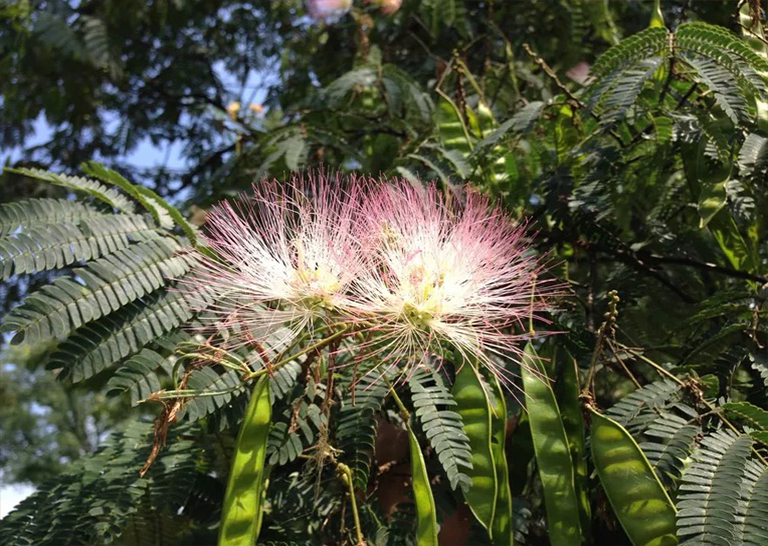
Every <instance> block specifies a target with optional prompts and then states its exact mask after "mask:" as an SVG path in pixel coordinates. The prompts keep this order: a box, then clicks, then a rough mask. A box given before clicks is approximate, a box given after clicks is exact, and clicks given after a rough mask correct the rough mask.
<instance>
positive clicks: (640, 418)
mask: <svg viewBox="0 0 768 546" xmlns="http://www.w3.org/2000/svg"><path fill="white" fill-rule="evenodd" d="M679 397H680V389H679V385H678V384H677V383H675V382H674V381H671V380H668V379H665V380H662V381H656V382H655V383H650V384H648V385H646V386H644V387H643V388H641V389H637V390H636V391H633V392H632V393H630V394H628V395H627V396H625V397H624V398H622V399H621V400H619V401H618V402H617V403H616V404H615V405H614V406H612V407H611V408H610V409H609V410H608V411H607V412H606V415H608V416H609V417H611V418H612V419H615V420H616V421H618V422H619V423H621V425H622V426H624V427H626V428H627V430H629V431H630V432H631V433H633V434H635V433H637V432H638V431H642V430H644V429H645V428H646V427H647V426H648V425H649V424H650V423H651V422H653V421H655V420H656V418H657V417H658V414H657V413H656V409H657V408H663V407H667V406H668V405H669V404H670V403H675V402H677V401H678V400H679Z"/></svg>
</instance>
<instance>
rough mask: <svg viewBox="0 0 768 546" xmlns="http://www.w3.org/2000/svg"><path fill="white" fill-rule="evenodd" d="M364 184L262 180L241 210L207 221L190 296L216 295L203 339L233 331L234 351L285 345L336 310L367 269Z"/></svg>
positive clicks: (225, 209)
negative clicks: (205, 248) (206, 252)
mask: <svg viewBox="0 0 768 546" xmlns="http://www.w3.org/2000/svg"><path fill="white" fill-rule="evenodd" d="M360 191H361V183H360V182H359V181H358V180H357V179H355V178H354V177H347V178H342V177H341V176H339V175H336V176H331V175H328V174H325V173H319V174H307V175H296V176H294V177H293V178H292V179H291V181H290V183H289V184H286V185H282V184H280V183H279V182H277V181H276V180H272V181H269V180H266V179H265V180H262V181H260V182H259V183H257V184H255V185H254V186H253V195H252V196H249V198H248V199H247V200H245V201H241V202H240V203H239V204H232V203H227V202H225V203H223V204H221V205H218V206H216V207H214V208H213V209H212V210H211V211H210V212H209V215H208V223H207V226H208V227H209V235H208V236H207V237H206V238H205V240H206V243H207V244H208V245H209V246H210V249H211V251H212V254H214V255H215V256H216V258H210V257H205V258H204V259H203V260H202V265H201V267H200V270H199V271H198V275H197V276H196V277H195V280H193V281H190V282H188V283H186V284H185V289H186V290H189V291H191V292H193V293H194V292H195V291H197V290H200V289H202V288H203V287H205V288H206V289H207V290H209V291H212V292H213V298H212V299H213V301H214V302H215V303H214V304H213V305H212V306H210V307H208V314H209V315H210V316H209V317H208V318H206V319H205V320H204V329H205V333H208V332H210V333H216V332H218V331H220V330H225V331H226V332H228V335H229V336H230V339H229V340H228V341H227V347H228V348H229V349H235V348H237V347H240V346H243V345H252V346H261V345H263V344H272V345H273V346H280V345H283V344H285V343H288V342H290V341H291V340H292V339H294V337H295V336H296V335H298V334H299V333H300V332H302V331H305V330H306V329H308V328H309V329H311V328H313V327H314V325H315V324H316V322H317V320H320V321H323V320H326V318H327V317H328V316H329V314H330V313H332V312H333V311H334V310H336V309H338V308H344V307H346V305H347V304H346V298H347V296H346V291H347V287H348V286H349V284H350V283H351V281H352V279H353V278H354V277H355V276H356V275H357V274H358V271H359V270H360V267H361V255H360V252H359V251H358V242H357V241H358V234H357V229H358V227H357V226H358V225H359V219H358V216H359V212H360V207H359V199H360Z"/></svg>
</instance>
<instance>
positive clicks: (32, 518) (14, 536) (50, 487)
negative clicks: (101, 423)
mask: <svg viewBox="0 0 768 546" xmlns="http://www.w3.org/2000/svg"><path fill="white" fill-rule="evenodd" d="M196 434H197V431H196V429H194V428H192V427H190V426H184V427H179V428H177V429H176V430H175V431H174V432H173V433H172V434H171V437H170V438H169V440H170V441H171V445H170V446H169V447H168V448H167V449H166V450H164V451H163V453H162V454H161V455H160V457H159V458H158V459H157V460H156V461H155V463H154V465H153V467H152V468H151V469H150V470H149V472H148V473H147V474H146V475H145V476H144V477H140V476H139V474H138V469H140V468H141V466H142V465H143V463H144V461H145V460H146V458H147V456H148V454H149V451H150V449H151V446H152V425H151V424H147V423H132V424H130V425H129V426H128V427H127V428H126V429H125V430H124V431H120V432H115V433H113V435H112V437H111V438H110V440H109V441H108V442H107V444H106V445H105V446H104V447H102V448H101V449H100V450H99V451H98V452H97V453H95V454H94V455H91V456H88V457H84V458H82V459H80V460H79V461H78V462H77V463H74V464H73V465H72V466H71V467H70V468H69V469H68V470H67V471H66V472H64V473H63V474H62V475H60V476H59V477H58V478H55V479H53V480H51V481H50V482H47V483H45V484H43V485H42V486H41V487H40V489H39V491H37V492H36V493H34V494H33V495H32V496H31V497H29V498H28V499H26V500H25V501H24V502H22V503H21V504H20V505H19V506H18V507H17V508H16V509H15V510H14V511H13V512H12V513H11V514H10V515H8V517H6V518H5V519H3V520H2V522H0V542H2V543H3V544H18V545H26V544H29V545H33V544H34V545H41V546H43V545H51V546H53V545H57V546H58V545H68V544H72V545H83V544H104V543H107V542H112V541H117V542H118V543H119V544H126V545H128V544H158V545H160V544H172V543H175V542H177V541H178V540H179V538H181V537H182V536H183V535H184V534H185V533H186V532H188V530H189V523H188V522H185V520H184V519H183V518H181V517H180V514H181V513H182V512H183V511H184V510H185V507H186V506H187V503H188V501H189V499H190V493H191V492H192V489H193V488H194V487H195V486H197V485H199V482H197V477H198V476H200V475H202V474H203V473H204V472H205V471H206V466H207V463H206V457H205V455H204V452H203V450H202V449H201V448H200V446H199V444H197V443H196V442H195V441H194V438H195V435H196ZM161 527H162V528H163V529H164V530H163V531H162V535H163V537H162V538H160V539H158V537H157V535H156V534H153V537H152V540H151V541H150V542H141V540H142V537H143V539H144V540H146V537H147V533H149V532H150V531H151V530H153V529H154V530H155V531H156V532H158V531H159V529H160V528H161Z"/></svg>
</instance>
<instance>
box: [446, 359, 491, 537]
mask: <svg viewBox="0 0 768 546" xmlns="http://www.w3.org/2000/svg"><path fill="white" fill-rule="evenodd" d="M453 398H454V400H456V404H457V405H456V413H458V414H459V415H461V419H462V422H463V424H464V432H465V433H466V436H467V438H469V447H470V451H471V453H472V457H471V464H472V468H471V469H467V470H466V474H467V475H468V476H469V478H470V479H471V480H472V486H471V487H470V488H469V490H468V491H465V492H464V498H465V499H466V500H467V504H468V505H469V508H470V509H471V510H472V513H473V514H474V515H475V518H477V521H479V522H480V524H481V525H482V526H483V527H485V528H486V529H487V530H488V533H489V534H491V533H492V532H493V527H492V524H493V519H494V514H495V512H496V500H497V497H498V480H497V477H496V466H495V464H494V460H493V453H492V452H491V443H492V434H493V431H492V429H491V415H492V411H491V406H490V402H489V400H488V397H487V394H486V391H485V387H484V385H483V383H482V381H481V379H480V377H479V375H478V372H477V370H476V369H475V368H474V366H472V365H471V364H470V363H469V362H466V361H465V362H463V364H462V365H461V367H460V368H459V370H458V371H457V373H456V380H455V382H454V384H453ZM491 538H493V537H491Z"/></svg>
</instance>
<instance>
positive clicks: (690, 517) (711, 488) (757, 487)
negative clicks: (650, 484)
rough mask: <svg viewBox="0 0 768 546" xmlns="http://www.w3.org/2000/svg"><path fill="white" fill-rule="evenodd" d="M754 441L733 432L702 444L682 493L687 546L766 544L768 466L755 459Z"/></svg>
mask: <svg viewBox="0 0 768 546" xmlns="http://www.w3.org/2000/svg"><path fill="white" fill-rule="evenodd" d="M751 447H752V440H751V439H750V438H749V437H748V436H737V435H735V434H733V433H732V432H729V431H719V432H715V433H713V434H711V435H709V436H707V437H706V438H704V439H703V440H702V442H701V445H700V447H699V448H698V450H697V451H696V453H694V461H693V464H692V465H691V467H690V469H688V471H687V472H686V474H685V475H684V476H683V483H682V485H681V486H680V495H679V496H678V503H677V508H678V518H679V519H678V536H680V537H682V538H683V539H684V540H683V541H682V542H681V544H684V545H689V544H690V545H693V544H717V543H722V542H724V543H726V544H754V545H757V544H762V543H764V542H765V539H766V537H768V533H766V530H765V526H764V522H765V519H764V517H765V516H764V514H765V511H766V510H768V495H766V489H765V487H766V485H768V467H766V465H765V462H764V461H761V462H757V461H755V460H754V459H752V458H751V457H750V448H751Z"/></svg>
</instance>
